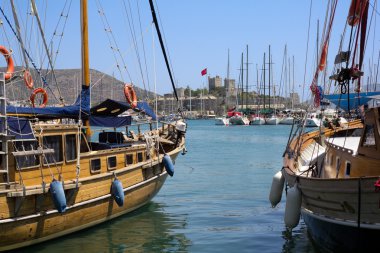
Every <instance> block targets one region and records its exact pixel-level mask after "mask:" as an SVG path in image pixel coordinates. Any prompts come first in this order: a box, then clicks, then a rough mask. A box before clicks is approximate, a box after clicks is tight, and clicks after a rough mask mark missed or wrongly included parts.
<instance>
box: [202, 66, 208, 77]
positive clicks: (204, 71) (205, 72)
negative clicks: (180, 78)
mask: <svg viewBox="0 0 380 253" xmlns="http://www.w3.org/2000/svg"><path fill="white" fill-rule="evenodd" d="M206 74H207V68H205V69H204V70H202V71H201V75H202V76H204V75H206Z"/></svg>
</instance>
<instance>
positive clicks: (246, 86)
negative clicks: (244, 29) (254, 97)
mask: <svg viewBox="0 0 380 253" xmlns="http://www.w3.org/2000/svg"><path fill="white" fill-rule="evenodd" d="M246 66H247V69H246V70H247V72H246V73H247V78H246V79H245V83H246V84H245V109H247V106H248V45H247V62H246Z"/></svg>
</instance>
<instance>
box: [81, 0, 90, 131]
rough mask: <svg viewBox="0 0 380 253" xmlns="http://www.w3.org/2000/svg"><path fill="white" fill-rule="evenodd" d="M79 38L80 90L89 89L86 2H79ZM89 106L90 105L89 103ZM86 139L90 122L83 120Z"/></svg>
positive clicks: (84, 0) (82, 0) (85, 0)
mask: <svg viewBox="0 0 380 253" xmlns="http://www.w3.org/2000/svg"><path fill="white" fill-rule="evenodd" d="M80 7H81V38H82V89H90V60H89V50H88V16H87V0H81V2H80ZM90 104H91V103H90ZM84 125H85V126H86V127H88V128H87V131H86V137H87V138H89V137H90V136H91V129H90V121H89V120H85V121H84Z"/></svg>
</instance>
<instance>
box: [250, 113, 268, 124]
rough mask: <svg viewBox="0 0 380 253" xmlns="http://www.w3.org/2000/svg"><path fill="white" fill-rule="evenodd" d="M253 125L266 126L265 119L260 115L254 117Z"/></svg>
mask: <svg viewBox="0 0 380 253" xmlns="http://www.w3.org/2000/svg"><path fill="white" fill-rule="evenodd" d="M250 124H251V125H264V124H265V119H264V118H263V117H261V116H260V115H254V116H253V117H252V119H251V123H250Z"/></svg>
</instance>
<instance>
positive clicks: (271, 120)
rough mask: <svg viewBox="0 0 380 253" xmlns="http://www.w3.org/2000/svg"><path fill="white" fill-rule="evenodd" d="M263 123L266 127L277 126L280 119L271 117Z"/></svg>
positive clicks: (274, 116)
mask: <svg viewBox="0 0 380 253" xmlns="http://www.w3.org/2000/svg"><path fill="white" fill-rule="evenodd" d="M265 123H266V124H267V125H278V123H280V118H279V117H277V116H276V115H272V116H271V117H269V118H266V119H265Z"/></svg>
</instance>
